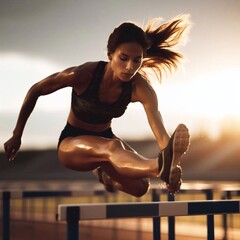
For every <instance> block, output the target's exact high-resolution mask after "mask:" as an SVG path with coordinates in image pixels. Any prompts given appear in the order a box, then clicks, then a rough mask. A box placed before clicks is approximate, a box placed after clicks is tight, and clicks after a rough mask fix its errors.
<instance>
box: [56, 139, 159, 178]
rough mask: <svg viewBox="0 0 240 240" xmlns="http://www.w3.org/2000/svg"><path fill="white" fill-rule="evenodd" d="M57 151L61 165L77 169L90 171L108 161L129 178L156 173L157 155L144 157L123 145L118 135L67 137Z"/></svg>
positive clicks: (154, 175) (144, 176) (143, 176)
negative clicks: (116, 136)
mask: <svg viewBox="0 0 240 240" xmlns="http://www.w3.org/2000/svg"><path fill="white" fill-rule="evenodd" d="M58 155H59V160H60V161H61V162H62V164H63V165H65V166H66V167H68V168H70V169H73V170H77V171H91V170H93V169H95V168H97V167H99V166H103V165H106V164H109V165H110V166H111V167H112V168H113V169H114V170H115V171H116V172H117V173H118V174H120V175H121V176H123V177H127V178H130V179H141V178H147V177H156V176H157V174H158V172H159V171H158V161H157V159H151V160H150V159H146V158H144V157H142V156H140V155H139V154H137V153H136V152H132V151H130V150H127V149H125V147H124V146H123V144H122V142H121V141H120V140H118V139H106V138H102V137H97V136H78V137H69V138H66V139H64V140H63V141H62V143H61V144H60V146H59V151H58ZM104 170H105V169H104Z"/></svg>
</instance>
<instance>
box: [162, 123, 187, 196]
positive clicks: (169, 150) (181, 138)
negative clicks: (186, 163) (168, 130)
mask: <svg viewBox="0 0 240 240" xmlns="http://www.w3.org/2000/svg"><path fill="white" fill-rule="evenodd" d="M189 143H190V135H189V132H188V128H187V127H186V126H185V125H184V124H179V125H178V126H177V128H176V130H175V132H174V133H173V135H172V136H171V138H170V140H169V143H168V145H167V147H166V148H165V149H163V150H162V151H161V152H160V153H159V155H158V162H159V166H161V167H160V168H161V169H159V177H160V179H161V180H163V181H164V182H166V184H167V189H168V191H169V193H172V194H174V193H176V192H178V191H179V190H180V186H181V183H182V168H181V167H180V160H181V158H182V155H183V154H184V153H186V151H187V149H188V146H189Z"/></svg>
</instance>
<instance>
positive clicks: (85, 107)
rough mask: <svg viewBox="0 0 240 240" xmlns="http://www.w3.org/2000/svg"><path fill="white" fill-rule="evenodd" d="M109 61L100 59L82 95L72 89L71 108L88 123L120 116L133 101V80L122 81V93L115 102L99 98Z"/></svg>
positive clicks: (100, 122) (98, 122)
mask: <svg viewBox="0 0 240 240" xmlns="http://www.w3.org/2000/svg"><path fill="white" fill-rule="evenodd" d="M106 65H107V62H103V61H100V62H99V63H98V65H97V67H96V69H95V71H94V75H93V78H92V80H91V82H90V83H89V85H88V86H87V89H86V90H85V91H84V92H83V94H81V95H77V93H76V92H75V91H74V89H73V90H72V103H71V108H72V111H73V113H74V114H75V116H76V117H77V118H78V119H80V120H82V121H84V122H87V123H92V124H103V123H108V122H110V121H111V120H112V119H113V118H117V117H120V116H122V115H123V114H124V112H125V110H126V109H127V105H128V104H129V103H130V101H131V95H132V81H129V82H123V83H122V93H121V95H120V97H119V99H118V100H117V101H116V102H114V103H106V102H101V101H100V100H99V86H100V83H101V80H102V77H103V73H104V69H105V66H106Z"/></svg>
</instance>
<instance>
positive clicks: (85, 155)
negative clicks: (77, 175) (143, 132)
mask: <svg viewBox="0 0 240 240" xmlns="http://www.w3.org/2000/svg"><path fill="white" fill-rule="evenodd" d="M114 141H118V142H119V140H117V139H109V138H103V137H99V136H77V137H67V138H65V139H64V140H63V141H62V142H61V144H60V145H59V148H58V158H59V160H60V162H61V163H62V164H63V165H64V166H66V167H67V168H70V169H73V170H77V171H91V170H93V169H95V168H96V167H98V166H99V165H101V164H102V163H104V162H107V161H108V159H109V155H110V153H111V152H110V151H111V145H113V142H114ZM115 145H116V144H115ZM119 146H120V144H119Z"/></svg>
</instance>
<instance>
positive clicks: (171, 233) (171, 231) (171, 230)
mask: <svg viewBox="0 0 240 240" xmlns="http://www.w3.org/2000/svg"><path fill="white" fill-rule="evenodd" d="M168 201H175V196H174V194H170V193H168ZM168 239H171V240H175V217H168Z"/></svg>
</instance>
